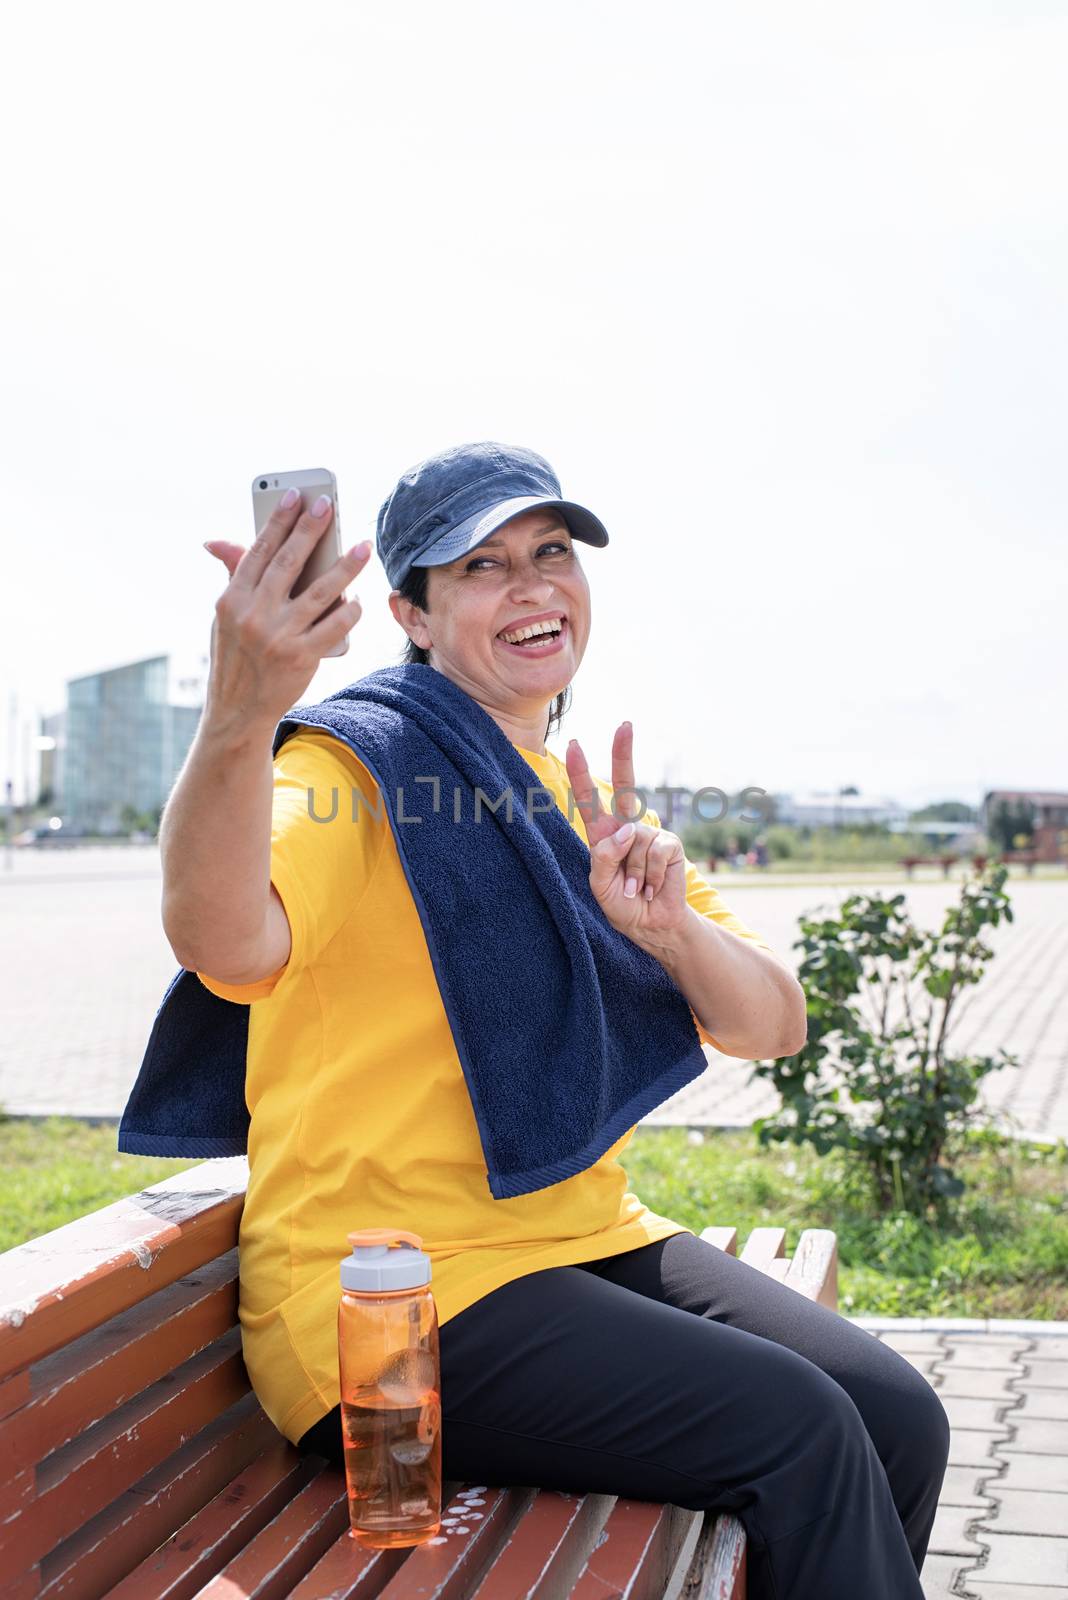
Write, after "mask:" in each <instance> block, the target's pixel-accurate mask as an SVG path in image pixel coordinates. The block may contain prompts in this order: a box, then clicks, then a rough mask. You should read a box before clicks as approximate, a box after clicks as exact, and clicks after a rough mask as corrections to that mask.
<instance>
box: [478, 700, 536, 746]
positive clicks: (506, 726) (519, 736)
mask: <svg viewBox="0 0 1068 1600" xmlns="http://www.w3.org/2000/svg"><path fill="white" fill-rule="evenodd" d="M480 703H481V702H480ZM482 709H483V711H485V712H486V713H487V714H488V715H489V716H491V717H492V718H493V720H494V722H495V723H496V724H497V726H498V728H500V730H501V732H502V733H503V734H504V736H505V738H506V739H510V740H511V741H512V743H513V744H514V745H516V746H518V748H519V749H520V750H532V751H533V752H534V754H535V755H539V756H543V755H544V754H545V725H546V723H547V722H548V720H549V707H548V706H544V707H542V709H541V710H540V711H539V712H538V713H537V715H536V716H534V717H525V716H523V715H522V714H519V715H516V716H512V715H510V714H509V713H507V712H504V711H499V710H498V709H497V707H496V706H483V707H482Z"/></svg>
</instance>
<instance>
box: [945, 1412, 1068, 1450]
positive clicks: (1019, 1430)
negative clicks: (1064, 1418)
mask: <svg viewBox="0 0 1068 1600" xmlns="http://www.w3.org/2000/svg"><path fill="white" fill-rule="evenodd" d="M959 1403H960V1402H958V1404H959ZM964 1404H967V1401H965V1402H964ZM1015 1427H1016V1432H1015V1434H1014V1435H1013V1438H1012V1441H1011V1443H1008V1444H1003V1445H1001V1446H1000V1447H999V1451H998V1453H999V1454H1000V1455H1037V1456H1045V1455H1050V1456H1063V1455H1066V1454H1068V1422H1044V1421H1041V1420H1040V1419H1039V1418H1038V1417H1035V1418H1034V1419H1033V1420H1032V1421H1030V1422H1029V1421H1028V1420H1027V1418H1026V1417H1023V1418H1021V1420H1020V1421H1019V1422H1018V1423H1016V1424H1015Z"/></svg>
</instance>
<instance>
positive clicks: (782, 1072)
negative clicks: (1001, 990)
mask: <svg viewBox="0 0 1068 1600" xmlns="http://www.w3.org/2000/svg"><path fill="white" fill-rule="evenodd" d="M1006 877H1007V869H1006V868H1005V867H1004V866H991V867H988V868H987V869H986V871H985V873H982V874H979V875H976V876H973V877H972V878H969V879H967V880H966V881H965V882H964V884H963V885H962V887H961V894H960V900H959V902H958V903H957V904H955V905H952V906H950V907H949V908H948V910H947V912H946V915H945V919H944V921H943V925H942V927H941V929H939V930H938V931H935V932H931V933H927V932H924V931H922V930H921V929H919V928H918V927H917V926H916V925H915V923H914V922H913V921H912V919H911V918H910V916H909V914H908V912H907V910H906V909H905V896H904V895H903V894H897V895H894V896H893V897H892V898H890V899H888V898H886V897H885V896H882V895H876V894H854V895H850V896H849V897H848V898H847V899H846V900H845V901H844V902H843V904H842V906H841V908H840V911H839V914H838V915H837V916H833V917H813V918H802V919H801V924H800V926H801V938H800V939H799V940H797V941H796V944H795V948H801V949H802V950H803V951H804V955H803V957H802V960H801V964H800V967H799V969H798V978H799V979H800V982H801V985H802V987H803V988H804V990H805V993H806V996H807V1000H808V1039H807V1042H806V1044H805V1046H804V1048H803V1049H802V1050H800V1051H799V1052H798V1053H797V1054H796V1055H793V1056H784V1057H782V1058H781V1059H780V1060H777V1061H770V1062H756V1063H755V1064H754V1075H756V1076H761V1077H765V1078H768V1079H769V1080H770V1081H771V1082H772V1083H774V1085H775V1087H776V1089H777V1090H778V1091H779V1094H780V1095H781V1097H782V1102H783V1104H782V1109H781V1111H780V1112H779V1113H778V1114H777V1115H775V1116H771V1117H762V1118H759V1119H758V1120H757V1122H756V1123H755V1124H754V1128H755V1131H756V1133H757V1137H758V1140H759V1142H760V1144H761V1145H765V1146H766V1145H767V1144H769V1143H770V1142H772V1141H777V1142H783V1141H791V1142H793V1143H796V1144H799V1143H803V1142H807V1143H810V1144H812V1145H814V1146H815V1148H816V1150H817V1151H818V1152H819V1154H820V1155H825V1154H827V1153H828V1152H830V1151H833V1150H835V1149H841V1150H843V1151H846V1152H848V1153H850V1154H851V1155H852V1156H854V1157H859V1158H860V1160H861V1161H862V1162H863V1163H864V1164H865V1165H866V1167H867V1169H868V1172H869V1174H870V1177H871V1180H872V1184H873V1188H874V1193H875V1198H876V1204H877V1207H878V1209H879V1210H880V1211H883V1212H885V1211H890V1210H891V1209H895V1208H896V1210H898V1211H899V1212H902V1211H904V1212H911V1213H913V1214H915V1215H917V1216H926V1214H927V1211H928V1208H929V1207H931V1206H934V1207H935V1209H936V1210H937V1209H939V1208H940V1207H942V1208H944V1206H945V1203H946V1202H947V1201H950V1200H955V1199H956V1198H957V1197H958V1196H959V1195H960V1194H961V1193H962V1191H963V1189H964V1184H963V1182H962V1181H961V1179H960V1178H959V1177H957V1176H956V1175H955V1174H954V1172H953V1170H952V1167H951V1165H950V1161H951V1158H952V1151H953V1148H954V1140H955V1138H956V1137H957V1136H959V1135H962V1134H963V1133H964V1132H965V1130H967V1129H969V1128H970V1127H971V1125H972V1124H973V1123H974V1122H976V1121H978V1120H980V1119H981V1118H983V1117H984V1116H985V1113H983V1112H982V1111H981V1110H979V1109H977V1108H976V1106H975V1102H976V1100H977V1097H978V1093H979V1084H980V1082H981V1080H982V1079H983V1078H984V1077H985V1076H986V1074H987V1073H989V1072H994V1071H997V1070H999V1069H1000V1068H1001V1067H1004V1066H1018V1065H1019V1061H1018V1059H1017V1058H1016V1057H1015V1056H1012V1055H1010V1054H1009V1053H1008V1052H1007V1051H1005V1050H1001V1051H999V1052H998V1054H997V1055H996V1056H985V1055H965V1056H957V1055H953V1054H951V1053H950V1052H949V1050H948V1047H947V1039H948V1029H949V1021H950V1017H951V1015H952V1012H953V1009H954V1007H955V1005H956V1003H957V1002H958V1000H959V998H960V996H961V994H962V993H963V992H964V990H965V989H966V988H967V987H969V986H970V985H974V984H976V983H978V982H979V980H980V978H981V977H982V974H983V972H984V970H985V965H986V963H987V962H989V961H990V959H991V958H992V956H993V951H992V950H991V949H990V947H989V945H987V944H985V943H984V942H983V939H982V933H983V930H984V929H985V928H987V927H996V926H997V925H998V923H999V922H1000V921H1001V919H1002V918H1003V917H1004V918H1005V919H1006V921H1009V922H1011V921H1012V908H1011V905H1010V903H1009V897H1008V895H1007V894H1005V892H1004V883H1005V879H1006ZM987 1120H989V1118H988V1119H987Z"/></svg>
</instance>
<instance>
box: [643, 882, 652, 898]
mask: <svg viewBox="0 0 1068 1600" xmlns="http://www.w3.org/2000/svg"><path fill="white" fill-rule="evenodd" d="M645 898H646V899H647V900H651V899H652V898H653V886H652V884H651V883H647V884H646V885H645Z"/></svg>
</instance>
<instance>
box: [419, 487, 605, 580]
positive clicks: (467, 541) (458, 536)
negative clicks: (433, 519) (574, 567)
mask: <svg viewBox="0 0 1068 1600" xmlns="http://www.w3.org/2000/svg"><path fill="white" fill-rule="evenodd" d="M535 506H551V507H553V508H554V509H555V510H557V511H559V512H560V514H561V515H562V516H563V518H564V520H565V522H566V523H567V525H568V528H569V529H570V530H571V537H572V538H573V539H581V540H582V542H583V543H584V544H595V545H606V544H607V543H608V530H607V529H606V528H605V526H604V524H603V523H602V522H601V521H600V520H599V519H598V518H597V517H595V516H594V514H593V512H592V511H587V509H586V507H585V506H580V505H576V504H575V502H574V501H573V500H557V499H554V498H553V496H552V495H547V494H545V495H542V494H525V495H518V496H516V497H514V498H513V499H511V500H501V501H499V502H498V503H497V505H495V506H491V507H490V508H489V510H488V511H478V512H476V513H475V515H474V516H473V517H468V518H467V519H466V520H465V521H463V522H460V523H458V524H457V526H456V527H455V528H450V529H449V531H448V533H446V534H443V535H442V537H441V538H440V539H437V540H436V541H435V542H434V543H433V544H432V545H430V546H429V548H428V549H426V550H424V551H423V552H422V553H421V554H420V555H418V556H414V557H413V558H412V560H411V561H410V562H409V565H410V566H413V567H441V566H444V565H445V563H446V562H447V561H455V560H456V558H457V557H458V556H462V555H466V554H467V552H468V551H469V550H473V549H474V548H475V546H476V545H480V544H481V543H482V541H483V540H484V539H488V538H489V536H490V534H491V533H496V531H497V529H498V528H499V527H501V526H502V525H503V524H504V523H506V522H509V521H510V520H511V518H512V517H518V516H520V515H521V513H522V512H524V511H533V510H534V508H535Z"/></svg>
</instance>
